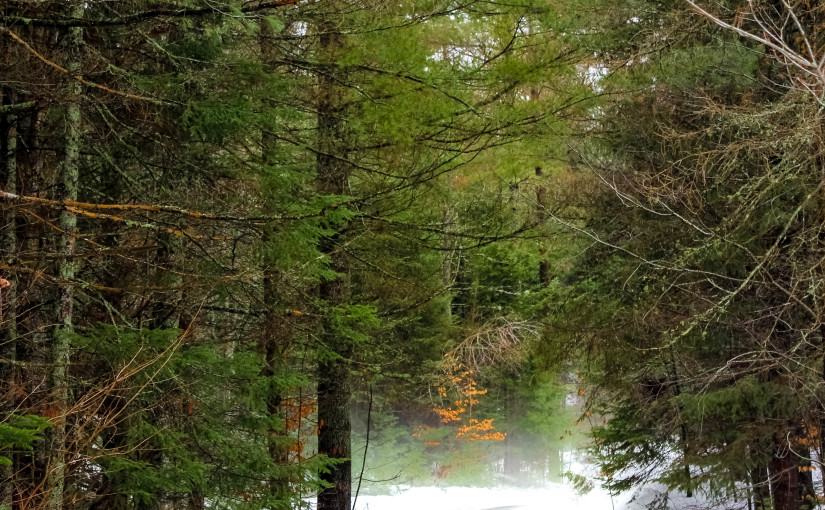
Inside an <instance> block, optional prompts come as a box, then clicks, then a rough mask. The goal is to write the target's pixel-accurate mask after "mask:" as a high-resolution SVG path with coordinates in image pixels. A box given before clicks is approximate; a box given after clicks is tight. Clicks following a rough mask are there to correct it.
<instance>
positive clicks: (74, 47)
mask: <svg viewBox="0 0 825 510" xmlns="http://www.w3.org/2000/svg"><path fill="white" fill-rule="evenodd" d="M68 10H69V12H68V15H69V17H70V18H75V19H79V18H82V17H83V11H84V6H83V2H82V1H79V0H75V1H73V2H72V3H71V4H70V5H69V9H68ZM82 45H83V30H82V29H81V28H79V27H73V28H69V29H68V31H67V34H66V46H67V64H66V69H67V71H68V73H69V75H70V76H76V75H78V74H79V72H80V51H81V47H82ZM67 81H68V83H67V104H66V107H65V111H64V121H63V122H64V129H65V133H64V136H65V137H66V141H65V145H64V152H63V161H62V164H61V167H60V173H59V176H60V182H59V186H60V187H59V194H58V199H59V200H77V188H78V175H79V166H80V131H81V126H80V124H81V119H80V97H81V92H82V89H81V84H80V82H78V81H77V80H75V79H72V78H71V77H69V78H67ZM57 224H58V227H59V228H60V233H59V235H58V242H57V248H58V254H59V256H60V258H59V259H58V262H57V278H58V297H57V317H56V324H55V326H54V328H53V329H52V338H51V357H52V359H51V361H52V369H51V373H50V374H49V375H50V377H49V386H50V388H51V391H52V398H53V405H54V412H55V414H56V416H55V419H54V423H53V425H52V427H51V428H50V429H49V431H50V432H49V436H50V442H49V454H48V460H47V466H48V467H47V469H48V471H47V483H46V487H47V490H48V496H47V508H48V509H49V510H61V509H62V508H63V496H64V490H65V483H66V446H67V424H66V417H67V412H68V409H69V380H68V370H69V348H70V345H71V344H70V339H71V334H72V332H73V331H74V328H73V326H72V312H73V301H74V291H73V285H72V280H73V279H74V276H75V271H76V268H75V261H74V259H73V258H74V252H75V231H76V229H77V216H76V215H75V213H73V212H71V211H69V210H67V209H65V208H64V209H63V210H61V211H60V216H59V218H58V221H57Z"/></svg>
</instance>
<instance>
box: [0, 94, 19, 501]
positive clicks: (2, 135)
mask: <svg viewBox="0 0 825 510" xmlns="http://www.w3.org/2000/svg"><path fill="white" fill-rule="evenodd" d="M12 103H13V101H12V100H11V98H10V97H9V94H8V93H3V95H2V102H0V105H3V106H7V105H10V104H12ZM0 184H2V185H3V189H4V190H6V191H8V192H9V193H17V118H16V115H15V114H14V113H11V114H8V115H2V116H0ZM0 228H2V237H0V239H2V242H0V257H2V260H5V261H9V262H11V265H14V262H15V261H16V259H17V218H16V215H15V212H14V207H12V206H10V205H7V206H6V207H5V208H3V210H2V217H1V218H0ZM0 276H1V277H2V278H3V280H5V281H7V282H8V283H5V282H3V283H0V420H4V419H6V418H7V416H8V415H9V413H11V412H13V411H14V409H15V408H16V407H17V403H18V402H19V398H18V397H19V395H18V390H17V385H16V384H15V380H16V373H17V368H16V366H15V362H16V361H17V285H16V279H15V278H14V276H13V275H12V274H10V273H6V274H2V275H0ZM13 464H14V463H12V466H2V467H0V508H2V507H4V506H5V507H8V508H11V506H12V498H13V489H14V479H13V473H14V470H13Z"/></svg>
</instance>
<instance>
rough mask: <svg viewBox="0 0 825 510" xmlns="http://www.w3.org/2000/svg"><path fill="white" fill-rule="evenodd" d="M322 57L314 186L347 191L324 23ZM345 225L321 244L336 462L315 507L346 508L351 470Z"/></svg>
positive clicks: (326, 419) (325, 356) (323, 422)
mask: <svg viewBox="0 0 825 510" xmlns="http://www.w3.org/2000/svg"><path fill="white" fill-rule="evenodd" d="M319 32H320V33H321V36H320V43H321V47H320V52H321V53H320V58H321V59H322V61H324V62H326V63H327V65H326V66H325V68H324V69H323V70H322V71H321V73H320V75H319V87H318V89H319V90H318V158H317V172H318V173H317V189H318V192H319V193H320V194H321V195H343V194H345V193H346V192H347V180H348V176H349V171H350V169H349V166H348V165H347V164H346V161H345V158H346V151H345V145H344V136H343V126H342V119H341V116H342V113H343V112H342V111H341V105H342V103H343V90H342V88H341V86H340V85H339V83H340V81H339V78H340V76H339V75H340V70H339V69H338V65H337V58H338V56H339V55H340V52H341V49H342V48H343V42H344V40H343V36H342V35H341V34H340V33H337V31H336V29H335V27H334V26H333V25H332V24H331V23H328V22H323V23H321V26H320V27H319ZM343 230H344V229H343V227H341V226H339V227H338V229H337V231H336V232H335V233H333V234H332V235H329V236H327V237H324V238H323V239H322V240H321V243H320V249H321V251H322V252H323V253H325V254H326V255H327V256H328V257H329V259H330V268H331V269H332V270H334V271H335V272H336V273H337V274H338V277H337V278H335V279H327V280H323V281H322V282H321V285H320V289H319V292H320V298H321V300H322V301H323V303H324V304H325V306H326V311H325V314H324V318H323V321H322V322H323V324H322V328H323V331H322V335H321V339H322V343H323V345H324V347H322V349H325V351H326V352H322V353H320V354H319V362H318V423H319V427H318V452H319V453H321V454H324V455H327V456H328V457H329V458H330V459H336V460H337V461H338V462H337V463H336V464H335V465H334V466H331V467H330V471H329V473H324V474H322V475H321V479H322V480H323V481H324V482H326V483H328V484H330V487H329V488H327V489H325V490H323V491H322V492H321V494H319V495H318V510H349V509H350V493H351V485H352V473H351V472H350V467H351V462H350V457H351V456H352V447H351V444H350V442H351V440H350V433H351V430H352V425H351V422H350V396H351V393H352V392H351V381H350V367H349V364H348V363H349V360H350V358H351V357H352V350H353V348H352V344H351V342H350V340H349V339H347V338H345V337H343V336H341V335H340V334H339V333H338V332H337V331H336V328H335V325H334V318H333V314H335V313H336V311H335V310H334V307H337V306H340V305H344V304H346V303H348V301H349V279H348V273H349V267H348V262H347V259H346V254H345V252H344V250H343V247H344V244H345V242H346V238H345V233H344V231H343Z"/></svg>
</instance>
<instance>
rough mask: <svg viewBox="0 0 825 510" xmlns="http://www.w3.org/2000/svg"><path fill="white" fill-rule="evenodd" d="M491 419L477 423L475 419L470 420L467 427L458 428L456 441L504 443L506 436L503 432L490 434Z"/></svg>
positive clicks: (491, 427)
mask: <svg viewBox="0 0 825 510" xmlns="http://www.w3.org/2000/svg"><path fill="white" fill-rule="evenodd" d="M494 429H495V427H493V419H492V418H490V419H487V420H481V421H478V420H476V419H475V418H470V421H469V423H468V424H467V425H463V426H461V427H458V433H457V434H456V435H455V437H456V439H466V440H467V441H504V438H505V437H506V434H504V433H503V432H492V431H493V430H494Z"/></svg>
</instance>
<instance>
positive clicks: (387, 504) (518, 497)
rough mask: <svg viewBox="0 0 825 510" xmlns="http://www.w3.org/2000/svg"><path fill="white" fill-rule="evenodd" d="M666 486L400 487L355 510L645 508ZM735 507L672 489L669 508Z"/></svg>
mask: <svg viewBox="0 0 825 510" xmlns="http://www.w3.org/2000/svg"><path fill="white" fill-rule="evenodd" d="M666 492H667V491H666V489H665V488H664V487H662V486H656V485H654V486H650V487H647V488H645V489H642V490H640V491H638V492H627V493H623V494H618V495H616V496H613V497H612V498H611V497H610V495H609V494H608V493H607V492H606V491H604V490H602V489H599V488H595V489H593V490H591V491H590V492H589V493H588V494H585V495H578V494H576V492H575V491H574V490H573V488H572V487H570V486H567V485H563V484H552V485H550V486H548V487H546V488H541V489H519V488H515V487H502V488H477V487H444V488H441V487H412V488H408V489H403V488H401V489H397V491H396V493H395V494H393V495H387V496H365V495H363V494H362V495H360V496H358V500H357V501H356V503H355V505H356V506H355V508H354V509H353V510H645V509H646V508H648V505H649V504H650V503H652V502H654V501H655V500H657V499H658V498H659V497H661V496H662V495H663V494H664V493H666ZM657 507H658V505H657ZM709 507H712V508H718V509H725V510H734V509H737V510H738V509H745V508H747V504H746V503H733V502H732V503H729V504H726V505H725V504H722V505H721V506H720V504H719V503H716V504H715V505H709V504H708V502H707V501H705V500H703V499H701V498H695V497H694V498H687V497H685V496H684V495H680V494H676V493H673V492H670V493H669V494H668V504H667V508H670V509H674V510H691V509H697V510H698V509H707V508H709Z"/></svg>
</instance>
